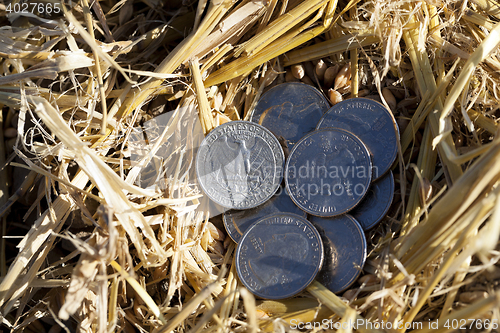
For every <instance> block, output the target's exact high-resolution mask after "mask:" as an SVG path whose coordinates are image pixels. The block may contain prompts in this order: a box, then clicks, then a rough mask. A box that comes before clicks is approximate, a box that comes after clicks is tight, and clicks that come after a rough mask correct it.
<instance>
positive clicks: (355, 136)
mask: <svg viewBox="0 0 500 333" xmlns="http://www.w3.org/2000/svg"><path fill="white" fill-rule="evenodd" d="M329 131H338V132H344V133H345V134H347V135H350V136H352V137H353V138H354V139H355V141H356V140H357V141H358V143H360V144H361V147H362V148H364V150H365V153H366V155H367V156H368V164H369V165H368V169H369V170H372V167H373V162H372V158H371V154H370V151H369V150H368V148H367V147H366V145H365V143H364V142H363V141H361V139H360V138H359V137H358V136H357V135H355V134H354V133H352V132H349V131H347V130H345V129H342V128H338V127H325V128H322V129H317V130H315V131H312V132H310V133H308V134H306V135H305V136H304V137H303V138H302V139H300V140H299V141H297V143H296V144H295V146H294V147H293V149H292V151H290V154H289V155H288V158H287V160H286V164H285V173H284V175H283V177H284V179H285V186H286V190H287V191H288V193H290V198H291V199H292V201H293V202H294V203H295V204H296V205H297V207H299V208H300V209H302V210H303V211H304V212H306V213H307V214H310V215H314V216H318V217H335V216H339V215H342V214H346V213H348V212H350V211H351V210H353V209H354V208H356V206H357V205H359V203H360V202H361V201H362V200H363V198H364V197H365V196H366V193H368V188H369V187H370V185H371V183H372V181H373V180H372V172H369V173H368V175H369V176H368V177H369V181H368V186H366V189H365V193H363V195H362V196H360V198H359V199H358V201H357V202H356V203H355V204H354V206H352V207H350V208H349V209H348V210H345V211H342V212H340V213H338V214H335V215H318V214H317V212H311V211H309V210H307V209H305V208H303V207H302V205H300V204H299V203H298V202H297V201H296V200H295V198H294V196H293V193H292V191H291V190H290V188H289V184H288V166H289V165H290V159H291V157H292V155H293V153H294V152H295V150H296V149H297V147H298V146H299V145H300V144H301V143H302V141H305V140H306V139H307V138H308V137H309V136H311V135H314V134H316V133H319V132H329Z"/></svg>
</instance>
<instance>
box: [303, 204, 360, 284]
mask: <svg viewBox="0 0 500 333" xmlns="http://www.w3.org/2000/svg"><path fill="white" fill-rule="evenodd" d="M341 216H345V217H347V218H348V219H349V220H350V221H351V222H353V223H354V225H355V226H356V229H357V230H358V232H359V234H360V235H361V240H362V242H361V243H362V245H361V246H362V251H363V254H362V260H361V265H360V269H355V271H356V272H357V273H356V275H354V276H353V277H352V279H350V280H349V281H348V283H347V284H345V285H344V286H343V287H342V289H339V290H331V289H330V288H328V286H327V285H325V287H327V288H328V290H330V291H331V292H333V293H334V294H336V293H340V292H343V291H344V290H346V289H347V288H349V287H350V286H352V285H353V284H354V282H356V280H357V279H358V278H359V276H360V275H361V272H362V270H363V267H364V266H365V263H366V258H367V256H368V255H367V252H368V241H367V240H366V235H365V232H364V230H363V227H362V226H361V224H360V223H359V222H358V220H356V219H355V218H354V217H353V216H352V215H350V214H343V215H341ZM341 216H336V217H334V218H339V217H341ZM315 217H318V218H323V219H325V220H328V219H329V218H324V217H320V216H315ZM311 223H312V224H313V225H314V227H315V228H316V225H315V224H314V223H313V222H311ZM332 225H333V223H332ZM320 235H321V233H320ZM351 252H352V251H351ZM320 272H321V271H320ZM320 272H318V274H319V273H320Z"/></svg>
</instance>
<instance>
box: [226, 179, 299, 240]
mask: <svg viewBox="0 0 500 333" xmlns="http://www.w3.org/2000/svg"><path fill="white" fill-rule="evenodd" d="M276 213H293V214H297V215H299V216H302V217H304V218H305V217H306V213H305V212H304V211H303V210H301V209H300V208H299V207H297V206H296V205H295V204H294V203H293V201H292V199H290V196H289V195H288V193H287V192H286V190H285V188H283V187H280V189H279V190H278V192H276V194H275V195H273V196H272V197H271V199H269V200H267V201H266V202H265V203H263V204H262V205H260V206H258V207H255V208H251V209H245V210H236V209H231V210H228V211H227V212H224V215H223V219H224V226H225V227H226V231H227V234H228V235H229V237H231V238H232V239H233V240H234V241H235V242H236V243H238V242H239V241H240V240H241V237H242V236H243V234H244V233H245V231H247V230H248V228H250V226H251V225H252V224H254V223H255V222H257V221H258V220H260V219H262V218H264V217H267V216H269V215H272V214H276Z"/></svg>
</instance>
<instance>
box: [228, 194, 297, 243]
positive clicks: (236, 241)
mask: <svg viewBox="0 0 500 333" xmlns="http://www.w3.org/2000/svg"><path fill="white" fill-rule="evenodd" d="M283 191H286V188H285V187H283ZM274 195H276V193H274ZM287 195H288V197H290V195H289V194H287ZM271 199H272V197H271V198H269V199H268V201H269V200H271ZM290 200H291V201H292V204H293V205H294V206H295V207H297V209H299V210H300V211H301V212H302V213H304V216H303V217H304V218H307V213H306V212H304V211H303V210H302V209H300V207H298V206H297V205H296V204H295V202H293V200H292V199H291V198H290ZM268 201H266V202H263V203H262V204H260V205H259V206H257V207H254V208H249V209H256V208H259V207H260V206H262V205H265V204H266V203H267V202H268ZM232 210H233V209H228V210H227V211H225V212H223V213H222V223H223V224H224V228H225V229H226V232H227V234H228V236H229V237H230V238H231V239H232V240H233V242H235V243H236V244H238V243H239V242H241V238H243V235H244V234H245V232H246V231H247V230H248V229H249V228H250V227H251V226H253V225H254V224H255V223H256V222H257V221H259V220H256V221H255V222H254V223H252V224H251V225H250V226H249V227H248V229H247V230H245V232H243V234H241V235H240V237H239V238H238V240H236V239H234V238H235V235H234V233H233V232H231V231H230V230H232V229H231V228H228V227H227V225H228V224H229V225H230V224H232V221H229V219H230V218H229V217H227V215H228V214H230V212H231V211H232ZM234 210H236V211H241V210H242V209H234ZM244 210H246V209H244ZM280 213H283V214H284V213H290V212H277V213H273V214H280ZM290 214H294V215H298V216H301V215H299V214H295V213H290ZM262 218H264V217H262ZM262 218H261V219H262ZM238 229H239V228H238Z"/></svg>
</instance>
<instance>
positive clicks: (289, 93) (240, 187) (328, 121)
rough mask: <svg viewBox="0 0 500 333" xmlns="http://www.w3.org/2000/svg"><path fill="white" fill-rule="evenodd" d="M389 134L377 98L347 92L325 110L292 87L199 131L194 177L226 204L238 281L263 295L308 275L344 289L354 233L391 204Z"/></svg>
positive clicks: (297, 285) (390, 124)
mask: <svg viewBox="0 0 500 333" xmlns="http://www.w3.org/2000/svg"><path fill="white" fill-rule="evenodd" d="M397 140H399V132H398V129H397V125H396V122H395V120H394V117H393V115H392V113H391V112H390V111H388V110H387V109H386V108H385V107H384V106H383V105H382V104H380V103H378V102H375V101H373V100H370V99H365V98H352V99H348V100H346V101H343V102H341V103H338V104H336V105H334V106H333V107H331V108H328V102H327V101H326V99H325V98H324V97H323V95H322V94H321V93H320V92H319V91H318V90H316V89H315V88H313V87H311V86H309V85H305V84H302V83H285V84H281V85H278V86H276V87H274V88H272V89H270V90H269V91H268V92H266V93H265V94H263V96H262V97H261V99H260V100H259V102H258V103H257V105H256V107H255V109H254V110H253V114H252V118H251V122H245V121H233V122H229V123H225V124H223V125H220V126H219V127H217V128H216V129H214V130H213V131H212V132H211V133H210V134H209V135H207V137H206V138H205V140H204V141H203V143H202V145H201V146H200V149H199V151H198V156H197V160H196V170H197V175H198V181H199V183H200V185H201V187H202V189H203V191H204V192H205V194H206V195H207V196H208V197H209V198H210V199H211V200H213V201H214V202H216V203H217V204H219V205H221V206H223V207H225V208H228V209H229V210H228V211H226V212H225V213H224V216H223V220H224V225H225V227H226V230H227V232H228V234H229V236H230V237H231V238H232V239H233V240H234V241H235V242H236V243H238V247H237V250H236V268H237V272H238V276H239V278H240V280H241V282H242V283H243V284H244V285H245V286H246V287H247V288H248V289H249V290H250V291H251V292H252V293H254V294H255V295H257V296H259V297H262V298H267V299H281V298H287V297H290V296H293V295H295V294H297V293H299V292H300V291H302V290H304V289H305V288H306V287H307V286H308V285H309V283H311V282H312V281H313V280H314V279H317V280H318V281H319V282H320V283H322V284H323V285H325V286H326V287H327V288H329V289H330V290H332V291H333V292H341V291H343V290H345V289H347V288H348V287H349V286H350V285H351V284H352V283H353V282H354V281H355V280H356V279H357V277H358V276H359V274H360V273H361V270H362V268H363V265H364V262H365V259H366V248H367V243H366V239H365V234H364V231H366V230H368V229H370V228H373V227H374V226H375V225H376V224H377V223H378V222H379V221H380V220H381V219H382V218H383V217H384V216H385V214H386V213H387V211H388V209H389V207H390V205H391V202H392V197H393V194H394V179H393V175H392V172H391V171H390V170H389V169H390V167H391V165H392V163H393V162H394V160H395V157H396V153H397ZM282 148H283V149H282ZM285 157H286V161H285ZM283 179H284V184H282V180H283ZM348 213H349V214H348Z"/></svg>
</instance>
